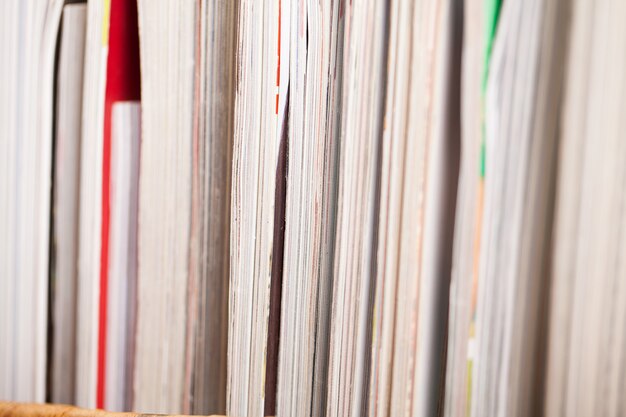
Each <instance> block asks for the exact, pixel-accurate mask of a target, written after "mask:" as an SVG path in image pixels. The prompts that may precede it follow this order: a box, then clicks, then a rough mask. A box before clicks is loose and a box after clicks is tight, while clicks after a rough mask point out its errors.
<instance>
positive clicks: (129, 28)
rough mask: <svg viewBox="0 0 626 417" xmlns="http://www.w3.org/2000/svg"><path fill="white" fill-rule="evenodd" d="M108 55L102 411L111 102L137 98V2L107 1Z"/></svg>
mask: <svg viewBox="0 0 626 417" xmlns="http://www.w3.org/2000/svg"><path fill="white" fill-rule="evenodd" d="M109 1H110V21H109V53H108V59H107V74H106V90H105V104H104V132H103V133H104V135H103V138H104V140H103V152H102V155H103V160H102V227H101V236H100V239H101V245H100V300H99V304H100V305H99V320H98V359H97V360H98V363H97V381H96V407H97V408H104V402H105V394H106V393H105V384H106V358H107V354H106V347H107V332H106V330H107V305H108V272H109V220H110V203H111V201H110V193H109V192H110V171H111V115H112V111H111V110H112V107H113V103H115V102H116V101H128V100H139V99H140V90H141V89H140V73H139V31H138V26H137V25H138V21H137V2H136V1H135V0H109Z"/></svg>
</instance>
